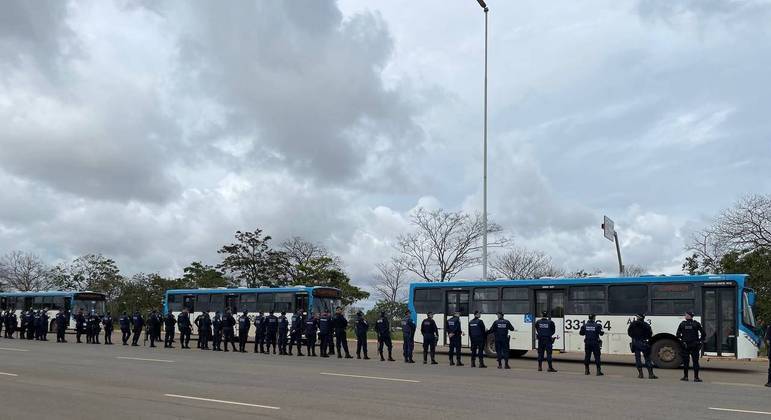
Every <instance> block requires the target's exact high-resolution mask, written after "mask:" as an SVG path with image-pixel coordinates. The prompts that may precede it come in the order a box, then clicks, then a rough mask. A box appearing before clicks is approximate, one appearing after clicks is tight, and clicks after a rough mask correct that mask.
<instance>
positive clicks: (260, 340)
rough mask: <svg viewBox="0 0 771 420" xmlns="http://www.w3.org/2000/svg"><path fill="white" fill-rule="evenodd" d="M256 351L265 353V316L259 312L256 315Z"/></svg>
mask: <svg viewBox="0 0 771 420" xmlns="http://www.w3.org/2000/svg"><path fill="white" fill-rule="evenodd" d="M254 352H255V353H258V352H259V353H265V317H264V316H263V315H262V312H257V316H256V317H254Z"/></svg>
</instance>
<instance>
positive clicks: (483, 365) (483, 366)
mask: <svg viewBox="0 0 771 420" xmlns="http://www.w3.org/2000/svg"><path fill="white" fill-rule="evenodd" d="M479 368H480V369H486V368H487V365H485V362H483V361H481V362H479Z"/></svg>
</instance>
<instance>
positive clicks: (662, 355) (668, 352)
mask: <svg viewBox="0 0 771 420" xmlns="http://www.w3.org/2000/svg"><path fill="white" fill-rule="evenodd" d="M651 361H652V362H653V364H654V365H656V367H659V368H662V369H677V368H679V367H680V365H682V364H683V358H682V355H681V354H680V343H678V342H677V341H676V340H673V339H671V338H664V339H661V340H658V341H656V342H655V343H653V345H652V346H651Z"/></svg>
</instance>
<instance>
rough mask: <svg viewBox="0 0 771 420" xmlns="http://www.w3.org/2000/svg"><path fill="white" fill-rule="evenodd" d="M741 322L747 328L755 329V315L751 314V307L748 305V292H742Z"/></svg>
mask: <svg viewBox="0 0 771 420" xmlns="http://www.w3.org/2000/svg"><path fill="white" fill-rule="evenodd" d="M742 322H743V323H744V325H746V326H748V327H752V328H755V327H756V326H757V324H756V323H755V314H754V313H753V312H752V305H750V299H749V291H747V290H745V291H743V292H742Z"/></svg>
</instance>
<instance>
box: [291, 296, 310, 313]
mask: <svg viewBox="0 0 771 420" xmlns="http://www.w3.org/2000/svg"><path fill="white" fill-rule="evenodd" d="M298 309H300V310H302V311H303V312H304V313H308V294H307V293H297V294H295V295H294V310H295V311H297V310H298Z"/></svg>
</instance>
